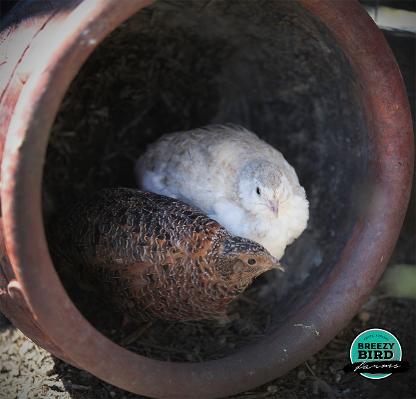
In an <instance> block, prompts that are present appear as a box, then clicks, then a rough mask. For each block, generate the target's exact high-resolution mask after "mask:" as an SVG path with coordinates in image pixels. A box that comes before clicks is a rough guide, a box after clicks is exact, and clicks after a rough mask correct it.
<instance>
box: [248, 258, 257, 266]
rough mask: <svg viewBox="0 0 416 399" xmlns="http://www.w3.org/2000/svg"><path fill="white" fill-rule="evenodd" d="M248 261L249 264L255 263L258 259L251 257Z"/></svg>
mask: <svg viewBox="0 0 416 399" xmlns="http://www.w3.org/2000/svg"><path fill="white" fill-rule="evenodd" d="M247 263H248V264H249V265H255V264H256V260H255V259H253V258H250V259H249V260H248V261H247Z"/></svg>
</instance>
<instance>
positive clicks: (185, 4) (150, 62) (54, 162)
mask: <svg viewBox="0 0 416 399" xmlns="http://www.w3.org/2000/svg"><path fill="white" fill-rule="evenodd" d="M224 123H233V124H238V125H242V126H244V127H246V128H248V129H250V130H252V131H253V132H255V133H257V134H258V135H259V136H260V137H261V138H262V139H264V140H265V141H267V142H268V143H270V144H271V145H273V146H275V147H276V148H278V149H279V150H280V151H281V152H282V153H283V155H284V156H285V157H286V159H287V160H288V161H289V163H290V164H291V165H293V167H294V168H295V170H296V172H297V174H298V176H299V179H300V182H301V184H302V185H303V186H304V187H305V190H306V193H307V197H308V200H309V202H310V219H309V224H308V228H307V230H306V231H305V232H304V233H303V234H302V236H301V237H300V238H299V239H298V240H297V241H295V243H294V244H292V245H291V246H289V247H288V248H287V249H286V253H285V257H284V258H283V260H282V262H283V263H284V264H285V266H286V269H287V270H286V272H285V273H284V275H281V274H278V273H275V272H268V273H266V274H265V275H263V276H261V277H259V278H258V279H257V280H256V281H255V282H254V284H253V285H252V286H251V287H249V288H248V290H247V291H246V292H245V293H244V295H243V296H242V297H241V299H240V300H238V301H236V302H235V303H234V304H232V306H231V307H230V309H229V314H230V315H231V316H232V318H233V321H231V322H229V323H225V324H224V323H219V322H214V321H201V322H183V323H180V322H168V321H161V320H158V321H153V322H152V323H145V322H143V323H142V324H140V323H137V324H134V323H133V324H132V323H130V324H128V325H127V326H125V325H124V324H123V317H122V315H120V314H118V313H117V312H116V311H114V310H112V309H111V308H110V307H109V306H108V305H106V304H105V302H103V301H102V299H101V298H100V297H99V296H98V295H97V294H96V293H92V292H90V291H89V290H88V289H85V287H82V286H80V285H79V284H76V282H75V281H71V279H65V278H64V276H63V275H62V279H63V284H64V286H65V288H66V289H67V291H68V294H69V295H70V297H71V299H72V300H73V301H74V303H75V304H76V306H77V307H78V308H79V309H80V311H81V312H82V313H83V314H84V315H85V317H86V318H87V319H88V320H89V321H90V322H91V323H92V324H93V325H94V326H95V327H96V328H97V329H98V330H99V331H101V332H102V333H103V334H105V335H106V336H108V337H109V338H111V339H112V340H113V341H115V342H117V343H119V344H120V345H122V346H124V347H126V348H127V349H129V350H131V351H134V352H136V353H140V354H142V355H145V356H148V357H152V358H157V359H163V360H177V361H201V360H207V359H215V358H221V357H223V356H225V355H227V354H229V353H232V352H234V351H236V350H238V348H240V347H242V346H244V345H247V344H249V343H252V342H254V341H256V340H259V339H261V338H262V337H264V336H265V335H268V334H269V333H270V332H271V331H274V330H275V329H278V328H279V326H280V325H281V324H282V323H283V322H284V321H285V320H287V318H288V317H289V316H290V315H292V314H293V313H295V312H296V311H297V310H299V309H300V307H301V306H303V305H304V304H306V303H307V302H308V301H309V300H310V298H311V297H312V295H313V294H314V293H315V292H316V290H317V289H318V287H319V286H320V285H321V284H322V282H323V281H324V279H325V277H326V276H327V275H328V273H329V272H330V271H331V269H332V267H333V266H334V265H335V264H336V262H337V259H338V257H339V254H340V253H341V250H342V248H343V247H344V245H345V243H346V242H347V240H348V237H349V234H350V232H351V228H352V226H353V224H354V222H355V220H356V216H357V212H358V207H357V206H356V202H357V201H355V200H356V198H357V191H358V190H359V187H360V185H361V184H362V176H363V175H364V173H363V170H364V169H365V168H366V165H367V153H368V151H367V130H366V125H365V121H364V117H363V107H362V105H361V101H360V85H359V82H357V80H356V78H355V76H354V74H353V71H352V68H351V66H350V64H349V63H348V61H347V59H346V57H345V55H344V53H343V52H342V49H341V48H339V46H338V44H337V43H336V41H335V40H334V38H333V37H332V36H331V34H330V33H329V32H328V31H327V30H326V28H325V27H324V26H323V25H322V24H321V23H320V22H319V20H318V19H316V18H315V17H313V16H311V15H310V14H309V13H308V12H307V11H306V10H304V9H303V8H302V7H301V6H300V5H298V4H297V3H296V2H293V1H275V2H272V1H258V2H241V1H229V0H218V1H207V2H204V3H202V2H200V1H198V0H195V1H194V0H193V1H189V0H187V1H168V0H165V1H158V2H156V3H155V4H153V5H152V6H150V7H147V8H146V9H144V10H142V11H141V12H139V13H137V14H136V15H134V16H133V17H132V18H130V19H129V20H128V21H127V22H125V23H124V24H122V25H121V26H120V27H119V28H118V29H117V30H116V31H114V32H113V33H112V34H111V35H110V36H109V37H108V38H106V40H105V41H104V42H103V43H102V44H101V45H100V46H99V47H98V48H97V49H96V51H95V52H94V53H93V54H92V55H91V57H90V58H89V59H88V60H87V62H86V64H85V65H84V66H83V68H82V69H81V71H80V72H79V74H78V76H77V77H76V78H75V80H74V81H73V82H72V84H71V86H70V88H69V90H68V92H67V94H66V96H65V98H64V100H63V102H62V104H61V108H60V111H59V113H58V115H57V118H56V120H55V123H54V126H53V129H52V133H51V136H50V141H49V146H48V151H47V157H46V164H45V169H44V182H43V194H44V201H43V205H44V219H45V224H46V227H47V228H48V225H49V224H50V223H53V220H54V218H55V217H56V215H58V214H59V213H60V212H64V210H65V209H66V208H67V207H68V206H70V205H72V204H73V203H74V202H75V201H77V200H79V199H81V198H82V197H84V196H87V195H89V194H91V193H93V192H94V191H96V190H98V189H100V188H103V187H136V184H135V179H134V173H133V166H134V162H135V160H136V159H137V158H138V156H140V154H142V153H143V152H144V151H145V149H146V145H147V144H148V143H151V142H153V141H155V140H156V139H157V138H158V137H160V136H161V135H162V134H165V133H169V132H175V131H182V130H189V129H192V128H196V127H200V126H204V125H207V124H224ZM62 228H65V226H62ZM56 266H58V267H57V269H58V270H59V265H56Z"/></svg>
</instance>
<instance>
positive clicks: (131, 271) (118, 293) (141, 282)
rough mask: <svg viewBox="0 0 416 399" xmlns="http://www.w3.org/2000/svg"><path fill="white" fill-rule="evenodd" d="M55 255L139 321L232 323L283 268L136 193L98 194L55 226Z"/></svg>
mask: <svg viewBox="0 0 416 399" xmlns="http://www.w3.org/2000/svg"><path fill="white" fill-rule="evenodd" d="M51 241H52V244H51V251H52V254H53V257H54V259H55V261H56V262H58V263H60V262H63V263H64V264H66V265H72V266H73V267H74V268H75V267H76V268H78V269H79V270H81V271H82V273H81V274H80V275H83V276H85V278H87V279H88V281H90V282H92V283H94V284H95V285H96V286H97V287H98V289H99V291H100V292H102V293H103V294H104V295H105V297H106V298H107V299H109V300H110V301H111V303H112V305H114V306H115V307H116V308H118V309H119V310H121V311H122V312H123V313H124V314H126V315H128V316H129V317H131V318H133V319H140V320H143V319H147V320H148V319H149V318H159V319H165V320H180V321H186V320H200V319H220V320H226V319H227V307H228V305H229V304H230V302H232V301H233V300H234V299H236V298H237V297H238V296H239V295H240V294H241V293H242V292H243V291H244V290H245V289H246V288H247V287H248V286H249V284H250V283H251V282H252V281H253V280H254V279H255V278H256V277H257V276H259V275H261V274H262V273H264V272H266V271H268V270H271V269H273V268H280V264H279V262H278V260H277V259H276V258H274V257H273V256H272V255H270V253H269V252H268V251H267V250H266V249H265V248H264V247H262V246H261V245H259V244H257V243H255V242H253V241H250V240H248V239H246V238H241V237H236V236H232V235H230V234H229V233H228V232H227V231H226V230H225V228H224V227H222V226H221V225H220V224H219V223H218V222H216V221H214V220H212V219H210V218H209V217H207V216H206V215H205V214H203V213H202V212H201V211H200V210H198V209H196V208H193V207H191V206H189V205H187V204H185V203H183V202H181V201H180V200H176V199H173V198H169V197H166V196H162V195H158V194H155V193H150V192H143V191H140V190H137V189H128V188H113V189H103V190H100V191H98V192H96V193H95V194H94V195H93V196H92V197H91V198H89V199H84V200H83V201H81V202H80V203H78V204H75V205H74V206H73V207H72V208H71V210H69V211H68V212H67V213H66V214H65V215H64V216H62V217H60V218H59V219H58V220H56V221H55V223H54V225H53V227H52V230H51Z"/></svg>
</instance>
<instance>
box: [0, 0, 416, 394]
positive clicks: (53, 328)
mask: <svg viewBox="0 0 416 399" xmlns="http://www.w3.org/2000/svg"><path fill="white" fill-rule="evenodd" d="M299 2H300V4H301V5H303V6H304V7H305V8H306V9H308V10H310V11H311V12H312V13H314V14H315V15H318V16H319V17H318V18H320V19H321V21H322V22H323V23H324V24H325V25H326V26H327V27H328V28H329V29H330V30H331V31H332V33H333V35H334V36H335V37H336V39H337V40H338V42H339V43H341V46H342V48H343V49H344V52H345V53H346V55H347V57H348V58H349V59H350V62H351V64H352V65H353V67H354V69H355V71H356V73H357V74H358V76H359V77H360V78H361V82H362V84H363V86H364V87H366V93H367V96H366V98H365V99H364V101H365V107H366V109H367V111H368V112H367V113H368V115H372V120H370V119H369V123H370V127H372V130H373V138H374V144H375V145H374V153H375V154H376V155H377V156H376V158H377V160H376V161H375V163H374V165H373V167H372V170H373V172H374V179H375V182H376V184H377V187H378V190H379V191H378V196H377V197H376V198H374V199H373V203H372V207H371V209H370V210H369V211H368V212H367V214H365V215H363V217H362V218H361V219H360V220H358V221H357V223H356V225H355V228H354V231H353V234H352V236H351V238H350V240H349V241H348V243H347V245H346V247H345V248H344V249H343V252H342V255H341V257H340V259H339V262H338V263H337V265H335V267H334V269H333V270H332V271H331V273H330V275H329V276H328V278H327V279H326V281H325V282H324V284H322V286H321V287H320V289H319V291H317V292H316V294H315V296H314V298H313V300H312V301H311V302H310V303H309V304H308V305H307V306H305V307H304V308H302V309H301V311H300V312H299V313H297V314H296V315H294V316H293V317H292V318H291V319H290V320H287V322H286V323H285V324H284V326H283V327H282V328H280V329H279V330H278V331H276V332H274V333H273V334H272V335H270V336H268V337H265V338H264V339H263V340H262V341H260V342H258V343H256V344H253V345H251V346H247V347H245V348H243V349H242V350H240V351H239V352H237V353H235V354H233V355H230V356H227V357H225V358H222V359H219V360H215V361H206V362H201V363H178V362H162V361H157V360H153V359H149V358H146V357H143V356H140V355H137V354H134V353H132V352H130V351H128V350H126V349H123V348H121V347H120V346H118V345H117V344H115V343H113V342H112V341H110V340H109V339H107V338H106V337H104V336H103V335H102V334H100V333H99V332H98V331H97V330H95V329H94V328H93V327H92V326H91V325H90V324H89V322H88V321H87V320H86V319H85V318H84V317H83V316H82V315H81V314H80V313H79V311H78V310H77V309H76V307H75V306H74V305H73V304H72V302H71V300H70V299H69V297H68V296H67V294H66V292H65V290H64V288H63V286H62V285H61V283H60V281H59V279H58V276H57V274H56V272H55V270H54V266H53V264H52V262H51V259H50V257H49V253H48V247H47V243H46V240H45V236H44V229H43V222H42V213H41V179H42V169H43V159H44V156H45V151H46V146H47V141H48V137H49V131H50V127H51V125H52V123H53V120H54V118H55V115H56V113H57V111H58V107H59V104H60V102H61V100H62V98H63V96H64V94H65V91H66V89H67V87H68V86H69V84H70V82H71V81H72V79H73V77H74V76H75V75H76V73H77V72H78V70H79V68H80V67H81V65H82V64H83V62H84V61H85V59H86V58H87V57H88V56H89V54H90V53H91V52H92V51H93V50H94V48H95V47H96V46H97V45H98V44H99V43H100V42H101V41H102V40H103V38H105V37H106V36H107V34H109V33H110V32H111V31H112V30H113V29H114V28H115V27H116V26H118V25H119V24H120V23H121V22H122V21H124V20H125V19H127V18H128V17H129V16H131V15H133V14H134V13H135V12H137V11H138V10H139V9H140V8H142V7H144V6H145V5H147V4H149V3H150V1H148V0H134V1H125V2H123V7H120V2H119V1H118V0H109V1H108V2H95V1H93V0H85V1H84V2H83V3H81V4H80V5H79V6H78V7H77V8H76V9H75V11H73V12H72V13H71V15H69V17H68V20H67V21H65V24H64V27H65V29H63V31H62V36H61V37H59V38H57V47H56V48H55V51H51V52H50V56H49V58H48V57H47V58H46V59H45V61H44V66H45V68H44V69H43V70H41V69H37V70H36V71H35V72H34V73H33V74H32V75H31V76H30V77H29V80H28V81H27V82H26V84H25V86H24V87H23V89H22V92H21V95H20V98H19V101H18V103H17V105H16V108H15V113H14V115H13V118H12V121H11V124H10V126H9V131H8V135H7V140H6V144H5V153H4V158H3V164H2V176H3V184H2V187H1V199H2V205H3V206H2V210H3V223H4V231H5V242H6V247H7V253H8V255H9V259H10V262H11V263H12V264H13V266H14V270H16V279H17V285H15V287H20V290H21V293H22V295H23V296H24V298H25V299H26V301H27V303H28V304H29V306H30V308H31V310H32V312H33V314H34V315H35V316H36V317H37V319H36V322H37V323H38V325H39V326H40V327H41V329H42V331H44V332H46V334H48V338H49V339H50V340H51V341H52V342H53V343H54V344H55V345H56V346H57V347H59V348H61V349H62V351H63V353H66V354H68V356H69V357H70V358H69V360H70V361H71V362H73V363H74V364H76V365H78V366H79V367H81V368H84V369H86V370H88V371H90V372H91V373H93V374H95V375H96V376H98V377H99V378H101V379H103V380H105V381H107V382H110V383H112V384H114V385H116V386H119V387H121V388H124V389H127V390H130V391H132V392H136V393H140V394H143V395H148V396H152V397H177V398H185V397H192V398H194V397H201V398H208V397H218V396H222V395H230V394H235V393H237V392H240V391H242V390H246V389H249V388H252V387H254V386H257V385H259V384H262V383H264V382H267V381H269V380H271V379H273V378H275V377H277V376H280V375H282V374H284V373H285V372H287V371H289V370H290V369H291V368H293V367H295V366H297V365H298V364H299V363H301V362H302V361H303V360H304V359H305V358H307V357H308V356H310V355H312V354H313V353H315V352H316V351H317V350H319V349H321V348H322V347H323V346H324V345H325V344H326V343H327V342H328V341H329V340H330V339H331V338H332V337H333V336H334V335H335V334H336V333H337V332H338V331H339V330H340V329H341V328H342V327H343V326H344V325H345V324H347V323H348V321H349V320H350V319H351V318H352V317H353V316H354V314H355V313H356V312H357V311H358V309H359V307H360V305H361V304H362V303H363V301H364V299H365V297H366V296H367V295H368V294H369V292H370V291H371V289H372V288H373V286H374V285H375V283H376V282H377V279H378V277H379V276H380V275H381V273H382V271H383V270H384V267H385V265H386V262H387V260H388V257H389V255H390V253H391V251H392V248H393V246H394V243H395V241H396V239H397V236H398V234H399V231H400V227H401V224H402V221H403V218H404V214H405V208H406V205H407V202H408V199H409V195H410V188H411V175H412V171H413V137H412V127H411V119H410V112H409V106H408V102H407V98H406V96H405V90H404V87H403V83H402V80H401V76H400V72H399V70H398V67H397V65H396V63H395V61H394V58H393V56H392V54H391V51H390V49H389V48H388V46H387V44H386V42H385V40H384V38H383V36H382V34H381V32H380V31H379V30H378V29H377V27H376V26H375V24H374V23H373V22H372V20H371V19H370V18H369V17H368V15H367V14H366V13H365V11H364V10H363V9H362V8H361V6H360V5H359V4H358V3H351V2H337V3H333V2H332V1H330V0H318V1H316V0H300V1H299ZM94 20H95V21H97V20H99V21H100V22H99V23H95V24H94V23H92V21H94ZM341 21H342V22H341ZM348 22H351V23H348ZM64 34H65V36H64ZM362 38H365V40H364V41H363V40H362ZM381 57H383V58H381ZM46 66H47V67H46ZM376 82H377V84H376ZM48 87H53V88H54V89H53V90H46V89H45V88H48ZM387 205H388V206H387ZM386 209H387V210H386ZM32 232H37V234H36V236H35V237H34V236H33V233H32ZM376 237H377V239H375V238H376ZM352 295H353V296H354V297H353V298H351V296H352ZM51 298H54V299H55V302H51ZM63 310H65V312H64V311H63ZM346 360H347V359H346Z"/></svg>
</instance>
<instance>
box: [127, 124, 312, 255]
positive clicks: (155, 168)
mask: <svg viewBox="0 0 416 399" xmlns="http://www.w3.org/2000/svg"><path fill="white" fill-rule="evenodd" d="M135 175H136V179H137V183H138V185H139V187H140V188H141V189H144V190H149V191H153V192H156V193H158V194H163V195H167V196H169V197H172V198H177V199H180V200H182V201H184V202H186V203H188V204H190V205H193V206H195V207H197V208H199V209H201V210H202V211H203V212H205V213H206V214H207V215H209V217H210V218H212V219H214V220H216V221H217V222H218V223H220V224H221V225H223V226H224V227H225V228H226V229H227V230H228V231H229V232H230V233H231V234H233V235H237V236H241V237H245V238H248V239H250V240H254V241H256V242H258V243H260V244H261V245H263V246H264V247H265V248H266V249H267V250H268V251H269V252H270V253H271V254H272V255H273V256H275V257H277V258H278V259H280V258H281V257H282V256H283V254H284V251H285V248H286V246H287V245H289V244H291V243H292V242H293V241H294V240H295V239H296V238H297V237H299V235H300V234H301V233H302V232H303V231H304V230H305V228H306V226H307V222H308V218H309V203H308V201H307V199H306V194H305V190H304V188H303V187H302V186H301V185H300V184H299V180H298V177H297V175H296V172H295V170H294V168H293V167H292V166H291V165H289V163H288V162H287V161H286V160H285V158H284V157H283V155H282V154H281V153H280V152H279V151H278V150H277V149H275V148H274V147H272V146H271V145H269V144H267V143H266V142H265V141H263V140H261V139H260V138H259V137H258V136H257V135H255V134H254V133H252V132H250V131H248V130H247V129H245V128H243V127H240V126H235V125H212V126H206V127H203V128H199V129H195V130H191V131H184V132H176V133H171V134H166V135H163V136H162V137H161V138H160V139H159V140H157V141H156V142H155V143H152V144H151V145H150V146H149V147H148V148H147V149H146V151H145V153H144V154H143V155H142V156H141V157H140V158H139V159H138V160H137V162H136V164H135Z"/></svg>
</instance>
